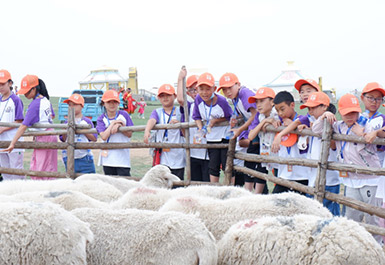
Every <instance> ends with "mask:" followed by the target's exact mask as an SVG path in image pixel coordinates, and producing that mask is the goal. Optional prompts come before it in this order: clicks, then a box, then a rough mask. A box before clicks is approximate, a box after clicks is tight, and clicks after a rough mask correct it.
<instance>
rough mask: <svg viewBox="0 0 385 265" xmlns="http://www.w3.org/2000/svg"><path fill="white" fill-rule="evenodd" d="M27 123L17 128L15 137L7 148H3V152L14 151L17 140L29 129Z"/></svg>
mask: <svg viewBox="0 0 385 265" xmlns="http://www.w3.org/2000/svg"><path fill="white" fill-rule="evenodd" d="M27 128H28V126H27V125H24V124H22V125H20V127H19V129H17V131H16V134H15V136H14V137H13V139H12V141H11V143H10V144H9V146H8V148H7V149H3V150H1V152H8V153H10V152H12V150H13V149H14V148H15V144H16V142H17V141H18V140H19V138H20V137H21V136H22V135H23V133H24V132H25V131H26V130H27Z"/></svg>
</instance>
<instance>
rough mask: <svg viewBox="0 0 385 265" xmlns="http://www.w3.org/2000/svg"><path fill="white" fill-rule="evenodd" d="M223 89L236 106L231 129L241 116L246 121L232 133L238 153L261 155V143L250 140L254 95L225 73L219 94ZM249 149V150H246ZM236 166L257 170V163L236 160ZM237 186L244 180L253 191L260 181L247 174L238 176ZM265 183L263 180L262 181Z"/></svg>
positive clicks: (233, 77)
mask: <svg viewBox="0 0 385 265" xmlns="http://www.w3.org/2000/svg"><path fill="white" fill-rule="evenodd" d="M221 89H222V91H223V94H224V95H225V97H226V98H228V99H231V101H232V102H233V105H234V109H233V114H232V119H231V128H233V127H234V126H236V123H237V122H236V118H237V117H238V116H239V115H241V117H242V118H243V120H244V124H243V125H242V126H240V127H239V128H234V129H232V131H233V132H234V136H233V137H234V138H238V139H237V146H236V151H239V152H247V153H254V154H259V152H258V151H259V142H258V139H256V141H254V142H253V143H251V141H249V140H248V128H249V125H250V124H251V122H252V121H253V120H254V118H255V114H256V113H257V110H256V106H255V102H249V101H248V99H249V97H251V96H253V95H254V93H253V92H252V91H251V90H250V89H248V88H247V87H245V86H241V83H240V82H239V80H238V77H237V76H236V75H235V74H233V73H225V74H224V75H222V77H221V78H220V79H219V87H218V90H217V92H219V91H220V90H221ZM245 148H247V149H245ZM234 163H235V164H236V165H241V166H244V165H245V166H246V167H247V168H251V169H255V168H256V165H257V163H252V162H248V161H245V162H244V163H243V161H239V160H238V159H235V162H234ZM236 177H237V184H238V185H239V184H240V183H241V182H240V181H239V180H238V179H239V177H243V178H244V182H245V188H246V189H248V190H250V191H251V190H252V189H253V186H254V182H258V181H260V179H258V178H251V177H250V176H248V175H246V174H236ZM261 181H263V180H261Z"/></svg>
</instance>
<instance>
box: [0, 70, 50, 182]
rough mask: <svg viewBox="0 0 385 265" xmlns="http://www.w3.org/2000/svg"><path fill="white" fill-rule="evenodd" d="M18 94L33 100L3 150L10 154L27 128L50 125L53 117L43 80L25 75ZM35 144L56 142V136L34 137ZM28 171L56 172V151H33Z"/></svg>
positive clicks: (41, 178)
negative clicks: (20, 123) (8, 143)
mask: <svg viewBox="0 0 385 265" xmlns="http://www.w3.org/2000/svg"><path fill="white" fill-rule="evenodd" d="M19 94H21V95H25V97H26V98H27V99H33V100H32V102H31V104H29V106H28V110H27V113H26V114H25V119H24V121H23V122H22V125H21V126H20V127H19V129H18V130H17V132H16V134H15V136H14V137H13V140H12V141H11V143H10V145H9V147H8V148H7V149H5V151H7V152H12V150H13V149H14V147H15V144H16V142H17V141H18V140H19V138H20V137H21V136H22V135H23V133H24V132H25V131H26V130H27V128H28V127H30V126H32V125H34V124H36V123H39V124H52V123H53V122H52V119H53V117H54V116H55V114H54V112H53V108H52V105H51V103H50V102H49V95H48V91H47V88H46V86H45V84H44V82H43V80H41V79H39V78H38V77H37V76H36V75H26V76H25V77H24V78H23V79H22V80H21V88H20V90H19ZM31 130H35V131H44V130H52V129H39V128H31ZM34 141H35V142H57V136H56V135H46V136H36V137H34ZM30 170H34V171H50V172H57V150H56V149H35V150H33V153H32V158H31V166H30ZM31 178H32V179H40V180H44V179H52V178H46V177H31Z"/></svg>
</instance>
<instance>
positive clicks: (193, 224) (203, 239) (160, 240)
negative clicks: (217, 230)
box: [72, 208, 218, 265]
mask: <svg viewBox="0 0 385 265" xmlns="http://www.w3.org/2000/svg"><path fill="white" fill-rule="evenodd" d="M72 213H73V214H74V215H75V216H77V217H78V218H80V219H81V220H83V221H85V222H87V223H89V224H90V226H91V230H92V231H93V233H94V236H95V239H94V242H93V243H92V244H88V246H87V262H88V264H97V265H100V264H103V265H110V264H116V265H118V264H119V265H120V264H157V265H181V264H183V265H190V264H191V265H193V264H194V265H195V264H200V265H216V264H217V258H218V250H217V247H216V241H215V239H214V237H213V236H212V234H211V233H210V232H209V231H208V230H207V228H206V227H205V226H204V225H203V223H202V222H201V221H200V220H199V219H197V218H196V217H194V216H191V215H185V214H182V213H176V212H169V213H160V212H155V211H145V210H137V209H128V210H111V209H89V208H79V209H75V210H73V211H72Z"/></svg>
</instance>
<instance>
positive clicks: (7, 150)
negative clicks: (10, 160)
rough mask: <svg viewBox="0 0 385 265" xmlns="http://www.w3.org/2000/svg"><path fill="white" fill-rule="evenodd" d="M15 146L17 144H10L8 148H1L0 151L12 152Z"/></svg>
mask: <svg viewBox="0 0 385 265" xmlns="http://www.w3.org/2000/svg"><path fill="white" fill-rule="evenodd" d="M14 148H15V144H12V143H11V144H10V145H9V146H8V148H6V149H3V150H0V152H8V153H10V152H12V150H13V149H14Z"/></svg>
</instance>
